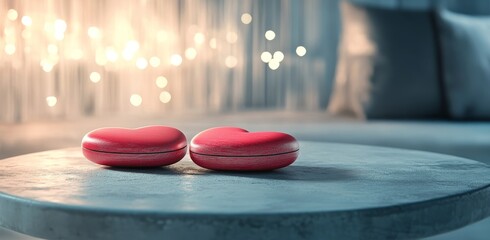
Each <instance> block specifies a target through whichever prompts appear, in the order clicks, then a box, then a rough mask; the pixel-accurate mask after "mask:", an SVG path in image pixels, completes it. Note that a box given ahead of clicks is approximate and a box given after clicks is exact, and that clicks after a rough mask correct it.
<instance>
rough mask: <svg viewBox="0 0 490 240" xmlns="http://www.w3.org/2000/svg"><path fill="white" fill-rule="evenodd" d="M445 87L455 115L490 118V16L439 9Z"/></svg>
mask: <svg viewBox="0 0 490 240" xmlns="http://www.w3.org/2000/svg"><path fill="white" fill-rule="evenodd" d="M438 16H439V17H438V23H439V31H440V35H439V36H440V37H439V40H440V43H441V44H440V47H441V57H442V64H443V79H444V84H443V85H444V89H445V93H446V98H447V104H448V112H449V115H450V117H452V118H454V119H461V120H470V119H490V16H487V17H483V16H470V15H463V14H457V13H453V12H449V11H447V10H442V11H439V12H438Z"/></svg>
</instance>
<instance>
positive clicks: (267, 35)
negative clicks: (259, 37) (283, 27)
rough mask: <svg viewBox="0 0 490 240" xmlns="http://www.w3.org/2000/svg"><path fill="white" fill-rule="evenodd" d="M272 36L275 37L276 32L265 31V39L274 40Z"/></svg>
mask: <svg viewBox="0 0 490 240" xmlns="http://www.w3.org/2000/svg"><path fill="white" fill-rule="evenodd" d="M274 38H276V33H275V32H274V31H272V30H268V31H267V32H265V39H267V40H269V41H272V40H274Z"/></svg>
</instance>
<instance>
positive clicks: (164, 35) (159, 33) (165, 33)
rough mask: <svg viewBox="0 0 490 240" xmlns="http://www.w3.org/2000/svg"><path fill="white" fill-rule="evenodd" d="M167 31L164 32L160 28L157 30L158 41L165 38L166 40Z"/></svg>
mask: <svg viewBox="0 0 490 240" xmlns="http://www.w3.org/2000/svg"><path fill="white" fill-rule="evenodd" d="M167 35H168V34H167V32H165V31H164V30H160V31H158V32H157V40H158V41H159V42H163V41H165V40H167V38H168V36H167Z"/></svg>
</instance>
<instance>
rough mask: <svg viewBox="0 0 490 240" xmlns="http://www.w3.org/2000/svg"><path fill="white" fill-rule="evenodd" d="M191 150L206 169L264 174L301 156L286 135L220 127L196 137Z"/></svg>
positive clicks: (295, 143)
mask: <svg viewBox="0 0 490 240" xmlns="http://www.w3.org/2000/svg"><path fill="white" fill-rule="evenodd" d="M189 150H190V156H191V159H192V160H193V161H194V162H195V163H196V164H197V165H199V166H201V167H204V168H208V169H214V170H234V171H261V170H272V169H276V168H281V167H285V166H288V165H290V164H291V163H293V162H294V161H295V160H296V158H297V157H298V154H299V144H298V142H297V141H296V139H295V138H294V137H293V136H291V135H288V134H286V133H280V132H248V131H247V130H245V129H241V128H236V127H219V128H211V129H208V130H205V131H203V132H201V133H199V134H198V135H196V136H195V137H194V138H193V139H192V141H191V144H190V149H189Z"/></svg>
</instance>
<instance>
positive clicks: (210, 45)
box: [209, 38, 217, 49]
mask: <svg viewBox="0 0 490 240" xmlns="http://www.w3.org/2000/svg"><path fill="white" fill-rule="evenodd" d="M209 47H210V48H212V49H216V47H217V43H216V38H211V40H209Z"/></svg>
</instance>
